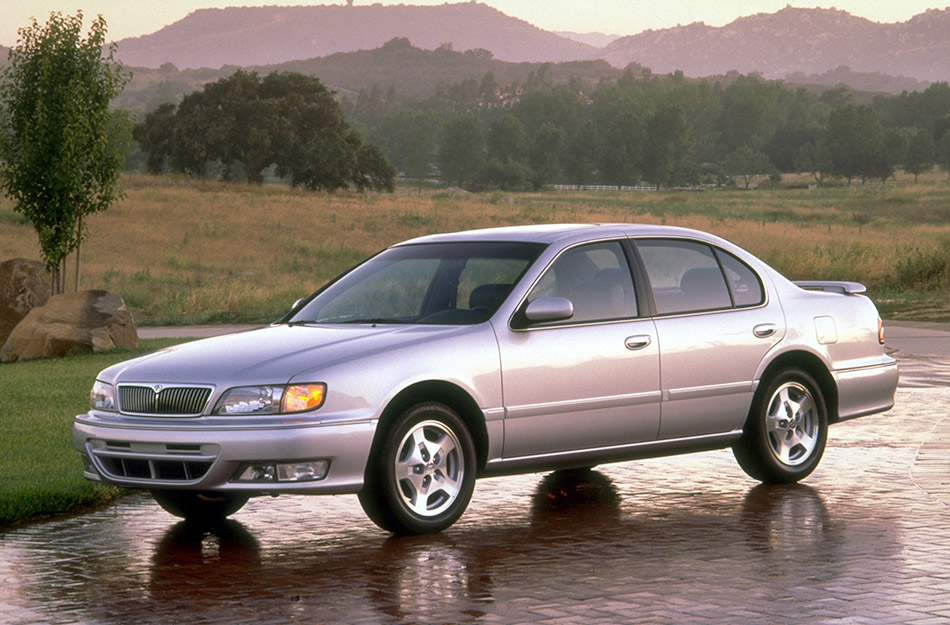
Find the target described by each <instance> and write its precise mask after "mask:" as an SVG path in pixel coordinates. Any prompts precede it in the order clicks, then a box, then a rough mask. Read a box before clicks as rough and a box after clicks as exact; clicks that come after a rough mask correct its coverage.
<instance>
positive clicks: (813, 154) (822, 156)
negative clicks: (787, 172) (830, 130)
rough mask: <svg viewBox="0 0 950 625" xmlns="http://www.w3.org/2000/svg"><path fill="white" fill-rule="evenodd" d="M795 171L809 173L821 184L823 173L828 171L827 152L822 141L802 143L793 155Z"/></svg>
mask: <svg viewBox="0 0 950 625" xmlns="http://www.w3.org/2000/svg"><path fill="white" fill-rule="evenodd" d="M795 171H796V172H801V173H809V174H811V175H812V177H813V178H814V179H815V182H816V183H818V185H819V186H821V184H822V182H824V174H825V172H827V171H828V154H827V151H826V150H825V144H824V142H820V141H809V142H808V143H806V144H804V145H802V147H801V148H799V150H798V155H797V156H796V157H795Z"/></svg>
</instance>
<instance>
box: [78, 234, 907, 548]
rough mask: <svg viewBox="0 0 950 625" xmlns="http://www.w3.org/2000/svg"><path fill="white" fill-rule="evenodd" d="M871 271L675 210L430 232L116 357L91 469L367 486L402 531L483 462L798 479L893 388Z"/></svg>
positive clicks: (169, 494) (457, 491)
mask: <svg viewBox="0 0 950 625" xmlns="http://www.w3.org/2000/svg"><path fill="white" fill-rule="evenodd" d="M863 290H864V287H863V286H861V285H860V284H856V283H852V282H808V283H792V282H790V281H788V280H787V279H786V278H784V277H782V276H781V275H780V274H778V273H777V272H776V271H775V270H773V269H771V268H770V267H769V266H767V265H766V264H764V263H763V262H762V261H760V260H758V259H757V258H755V257H754V256H752V255H751V254H749V253H747V252H745V251H743V250H742V249H740V248H738V247H736V246H735V245H732V244H731V243H728V242H727V241H724V240H722V239H720V238H718V237H715V236H712V235H710V234H706V233H702V232H698V231H694V230H687V229H681V228H672V227H660V226H645V225H632V224H600V225H550V226H529V227H513V228H497V229H488V230H479V231H471V232H461V233H455V234H443V235H433V236H427V237H422V238H419V239H414V240H411V241H407V242H404V243H400V244H398V245H394V246H392V247H390V248H388V249H386V250H384V251H382V252H380V253H379V254H377V255H375V256H373V257H371V258H369V259H368V260H366V261H365V262H363V263H362V264H360V265H358V266H357V267H355V268H354V269H352V270H350V271H348V272H346V273H344V274H343V275H341V276H339V277H338V278H336V279H335V280H333V281H331V282H330V283H328V284H327V285H325V286H324V287H323V288H321V289H320V290H318V291H317V292H316V293H314V294H313V295H311V296H309V297H307V298H305V299H303V300H300V301H298V302H297V303H296V304H295V305H294V307H293V309H292V310H291V311H290V312H289V313H288V314H287V315H286V316H285V317H283V318H282V319H280V320H279V321H277V322H276V323H274V324H272V325H271V326H269V327H266V328H263V329H260V330H255V331H251V332H246V333H243V334H237V335H229V336H224V337H218V338H212V339H207V340H202V341H196V342H193V343H187V344H183V345H179V346H176V347H172V348H169V349H165V350H162V351H159V352H156V353H154V354H151V355H147V356H143V357H141V358H137V359H134V360H130V361H127V362H123V363H120V364H117V365H115V366H112V367H109V368H108V369H106V370H104V371H102V372H101V373H100V374H99V376H98V378H97V379H96V381H95V385H94V387H93V389H92V394H91V403H92V406H91V408H90V410H89V412H87V413H85V414H81V415H79V416H77V417H76V419H75V424H74V426H73V444H74V447H75V448H76V450H77V451H79V453H80V454H81V455H82V458H83V462H84V466H85V476H86V477H87V478H89V479H91V480H97V481H101V482H105V483H109V484H115V485H119V486H123V487H127V488H143V489H149V490H151V491H152V493H153V495H154V497H155V499H156V500H157V501H158V502H159V504H161V505H162V507H164V508H165V509H166V510H168V511H169V512H171V513H173V514H176V515H178V516H182V517H185V518H188V519H213V518H220V517H222V516H225V515H228V514H231V513H233V512H235V511H236V510H238V509H239V508H240V507H241V506H242V505H243V504H244V503H245V502H246V501H247V499H248V498H249V497H251V496H259V495H278V494H284V493H297V494H338V493H355V494H358V496H359V500H360V502H361V504H362V506H363V508H364V510H365V511H366V513H367V515H368V516H369V517H370V518H371V519H372V520H373V521H374V522H375V523H377V524H378V525H379V526H380V527H382V528H384V529H386V530H389V531H392V532H395V533H424V532H436V531H440V530H442V529H444V528H446V527H448V526H450V525H451V524H452V523H454V522H455V521H456V520H457V519H458V518H459V517H460V516H461V515H462V513H463V512H464V511H465V508H466V507H467V505H468V503H469V500H470V499H471V495H472V491H473V488H474V481H475V478H476V477H483V476H492V475H504V474H512V473H526V472H538V471H548V470H559V469H579V468H585V467H591V466H594V465H597V464H602V463H607V462H616V461H625V460H632V459H636V458H647V457H651V456H659V455H667V454H673V453H686V452H693V451H702V450H709V449H716V448H722V447H729V446H731V447H732V449H733V451H734V453H735V456H736V459H737V460H738V462H739V464H740V466H741V467H742V468H743V469H744V470H745V471H746V472H747V473H748V474H749V475H750V476H752V477H753V478H755V479H756V480H761V481H763V482H770V483H782V482H794V481H797V480H800V479H802V478H804V477H806V476H807V475H808V474H810V473H811V472H812V471H813V470H814V469H815V467H816V466H817V465H818V463H819V461H820V459H821V456H822V453H823V451H824V448H825V441H826V437H827V432H828V426H829V425H830V424H833V423H837V422H840V421H844V420H846V419H851V418H854V417H860V416H863V415H869V414H874V413H878V412H882V411H885V410H888V409H889V408H890V407H892V406H893V403H894V392H895V389H896V386H897V365H896V363H895V361H894V360H893V359H892V358H890V357H888V356H887V355H886V354H885V351H884V339H883V330H882V325H881V321H880V318H879V316H878V313H877V311H876V309H875V307H874V305H873V304H872V303H871V301H870V300H869V299H867V298H866V297H864V296H863V295H861V293H862V291H863Z"/></svg>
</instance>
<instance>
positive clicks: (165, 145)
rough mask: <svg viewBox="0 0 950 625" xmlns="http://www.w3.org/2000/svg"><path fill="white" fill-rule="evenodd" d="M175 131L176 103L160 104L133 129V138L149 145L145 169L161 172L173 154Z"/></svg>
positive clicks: (151, 171)
mask: <svg viewBox="0 0 950 625" xmlns="http://www.w3.org/2000/svg"><path fill="white" fill-rule="evenodd" d="M174 132H175V105H174V104H171V103H165V104H161V105H159V107H158V108H156V109H155V110H154V111H152V112H151V113H148V114H146V115H145V121H143V122H142V123H141V124H137V125H136V126H135V128H133V129H132V138H133V139H135V140H136V141H138V142H139V144H141V145H143V146H145V145H147V146H149V150H148V156H147V157H146V159H145V169H146V170H147V171H148V173H150V174H156V175H157V174H160V173H162V172H163V171H164V170H165V165H166V164H167V162H168V160H169V159H170V158H171V155H172V146H173V142H172V137H173V135H174Z"/></svg>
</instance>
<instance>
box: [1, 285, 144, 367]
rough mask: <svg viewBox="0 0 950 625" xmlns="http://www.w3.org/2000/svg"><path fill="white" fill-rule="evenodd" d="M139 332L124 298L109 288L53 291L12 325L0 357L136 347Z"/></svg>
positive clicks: (32, 356) (10, 357) (6, 358)
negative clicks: (16, 323)
mask: <svg viewBox="0 0 950 625" xmlns="http://www.w3.org/2000/svg"><path fill="white" fill-rule="evenodd" d="M138 344H139V339H138V335H137V333H136V331H135V322H134V321H133V320H132V313H130V312H129V309H128V308H126V306H125V302H123V301H122V298H121V297H119V296H118V295H116V294H115V293H109V292H108V291H81V292H79V293H65V294H63V295H54V296H53V297H51V298H50V299H49V301H48V302H46V305H45V306H42V307H40V308H34V309H33V310H31V311H30V312H29V314H28V315H27V316H26V318H25V319H23V321H21V322H20V323H19V325H17V327H15V328H14V329H13V332H12V333H11V334H10V338H8V339H7V342H6V344H5V345H4V346H3V349H0V360H2V361H3V362H12V361H14V360H30V359H33V358H51V357H56V356H66V355H69V354H82V353H87V352H102V351H107V350H110V349H114V348H116V347H129V348H131V347H137V346H138Z"/></svg>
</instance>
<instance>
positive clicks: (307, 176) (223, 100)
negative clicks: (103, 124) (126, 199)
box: [136, 70, 395, 191]
mask: <svg viewBox="0 0 950 625" xmlns="http://www.w3.org/2000/svg"><path fill="white" fill-rule="evenodd" d="M169 128H170V129H169ZM169 137H170V139H169ZM136 138H137V139H138V140H139V141H140V142H141V143H142V147H143V149H144V150H145V151H146V153H147V154H148V162H149V163H150V165H149V167H150V168H152V167H156V168H157V167H159V166H160V164H161V163H164V162H165V160H166V157H167V160H168V162H169V163H170V165H171V167H172V168H173V169H175V170H177V171H181V172H183V173H187V174H190V175H193V176H204V175H206V173H208V171H209V165H214V166H216V167H219V168H220V171H221V177H222V179H224V180H230V179H232V178H233V177H234V172H235V171H243V172H245V175H246V177H247V181H248V182H250V183H253V184H262V183H263V180H264V171H265V170H266V169H267V168H268V167H271V166H275V167H276V172H277V175H278V176H281V177H283V178H286V179H287V180H289V182H290V183H291V184H292V185H293V186H303V187H306V188H307V189H311V190H315V189H324V190H328V191H333V190H336V189H342V188H346V187H348V186H350V185H353V186H354V187H356V188H357V190H360V191H362V190H365V189H368V188H373V189H376V190H378V191H379V190H387V189H391V188H392V185H393V183H394V180H395V170H394V169H393V168H392V167H391V166H390V165H389V163H388V162H387V161H386V159H385V156H384V155H383V153H382V151H381V150H379V149H376V148H372V147H370V146H367V145H364V142H363V138H362V136H360V134H359V133H357V132H356V131H354V130H353V129H351V128H350V127H349V126H348V125H347V123H346V121H345V120H344V119H343V113H342V111H341V110H340V106H339V105H338V104H337V103H336V101H335V100H334V99H333V94H332V92H331V91H330V90H329V89H327V88H326V87H325V86H324V85H323V83H321V82H320V80H319V79H317V78H315V77H313V76H306V75H303V74H298V73H294V72H274V73H271V74H268V75H267V76H265V77H264V78H261V77H260V76H258V75H257V73H255V72H245V71H243V70H238V71H236V72H235V73H234V74H232V75H230V76H228V77H225V78H222V79H220V80H217V81H215V82H213V83H209V84H207V85H205V87H204V89H202V90H201V91H196V92H193V93H190V94H188V95H187V96H185V97H184V98H183V99H182V102H181V104H180V105H179V106H178V108H177V111H176V112H175V113H174V116H173V119H172V115H171V111H170V109H167V108H161V107H160V108H159V109H157V110H156V111H155V112H154V113H152V114H149V115H147V116H146V118H145V121H144V122H143V123H142V124H140V125H139V127H138V128H137V129H136Z"/></svg>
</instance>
